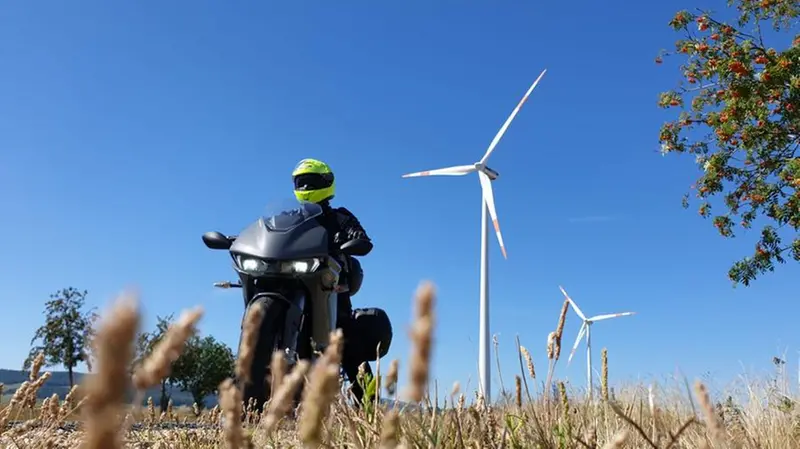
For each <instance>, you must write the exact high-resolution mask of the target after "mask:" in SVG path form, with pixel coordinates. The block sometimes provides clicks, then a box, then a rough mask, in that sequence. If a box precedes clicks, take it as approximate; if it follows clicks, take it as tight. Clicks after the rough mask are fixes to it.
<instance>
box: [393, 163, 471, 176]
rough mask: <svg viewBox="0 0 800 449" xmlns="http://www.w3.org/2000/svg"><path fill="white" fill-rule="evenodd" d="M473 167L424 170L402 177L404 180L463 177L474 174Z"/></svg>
mask: <svg viewBox="0 0 800 449" xmlns="http://www.w3.org/2000/svg"><path fill="white" fill-rule="evenodd" d="M475 170H476V169H475V166H474V165H457V166H455V167H447V168H437V169H436V170H426V171H420V172H416V173H409V174H406V175H403V177H404V178H415V177H417V176H464V175H467V174H470V173H472V172H474V171H475Z"/></svg>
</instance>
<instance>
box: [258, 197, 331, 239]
mask: <svg viewBox="0 0 800 449" xmlns="http://www.w3.org/2000/svg"><path fill="white" fill-rule="evenodd" d="M319 215H322V207H320V206H319V205H318V204H315V203H308V202H301V203H298V202H297V201H292V202H289V201H288V200H282V201H278V202H276V203H273V204H272V205H270V206H268V207H267V213H266V214H264V216H262V219H263V220H264V225H265V226H266V227H267V229H269V230H270V231H272V232H288V231H291V230H292V229H294V228H296V227H298V226H300V225H301V224H303V223H305V222H307V221H308V220H311V219H312V218H315V217H317V216H319Z"/></svg>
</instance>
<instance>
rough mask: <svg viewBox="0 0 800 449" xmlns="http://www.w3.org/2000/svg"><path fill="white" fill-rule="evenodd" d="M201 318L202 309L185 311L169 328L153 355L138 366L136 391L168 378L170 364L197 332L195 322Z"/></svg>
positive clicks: (135, 375)
mask: <svg viewBox="0 0 800 449" xmlns="http://www.w3.org/2000/svg"><path fill="white" fill-rule="evenodd" d="M202 317H203V309H202V307H196V308H194V309H192V310H185V311H183V313H182V314H181V316H180V318H178V321H177V322H176V323H174V324H172V325H170V326H169V329H167V332H166V334H165V335H164V337H163V338H162V339H161V340H160V341H159V342H158V343H157V344H156V346H155V348H153V353H152V354H151V355H150V356H149V357H148V358H147V359H146V360H145V361H144V363H142V365H141V366H139V367H138V368H137V370H136V373H135V374H134V376H133V385H134V387H136V389H137V390H145V389H147V388H150V387H154V386H156V385H159V384H160V383H161V380H162V379H164V378H165V377H167V376H169V374H170V372H171V371H172V364H173V363H174V362H175V360H177V359H178V357H180V355H181V353H182V352H183V348H184V346H185V345H186V341H187V340H188V339H189V338H190V337H191V336H192V335H194V334H195V333H196V332H197V322H198V321H200V318H202Z"/></svg>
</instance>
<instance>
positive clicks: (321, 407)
mask: <svg viewBox="0 0 800 449" xmlns="http://www.w3.org/2000/svg"><path fill="white" fill-rule="evenodd" d="M343 338H344V337H343V336H342V330H341V329H336V331H334V332H332V333H331V337H330V343H329V344H328V347H327V348H325V353H324V354H323V355H322V357H320V358H319V360H317V362H316V363H315V364H314V368H313V369H312V370H311V375H310V376H309V379H308V386H307V387H306V389H305V390H304V391H303V403H302V405H301V407H302V410H303V412H302V414H301V416H300V421H299V423H298V427H297V432H298V436H299V438H300V441H302V442H303V444H304V445H305V447H307V448H314V449H316V448H317V447H319V445H320V444H322V443H323V442H322V425H323V422H324V421H325V418H326V417H327V416H328V411H329V410H330V405H331V402H332V401H333V399H334V398H335V397H336V395H337V393H338V392H339V367H340V364H341V361H342V344H343Z"/></svg>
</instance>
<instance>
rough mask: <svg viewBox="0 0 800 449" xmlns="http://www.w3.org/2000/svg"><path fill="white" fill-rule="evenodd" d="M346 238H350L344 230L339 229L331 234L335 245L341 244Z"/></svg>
mask: <svg viewBox="0 0 800 449" xmlns="http://www.w3.org/2000/svg"><path fill="white" fill-rule="evenodd" d="M348 240H350V239H349V238H348V237H347V233H346V232H342V231H339V232H337V233H336V234H334V236H333V243H334V244H336V245H341V244H342V243H344V242H346V241H348Z"/></svg>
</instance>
